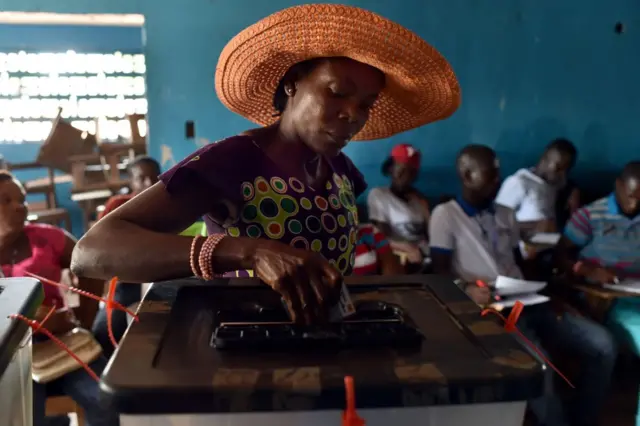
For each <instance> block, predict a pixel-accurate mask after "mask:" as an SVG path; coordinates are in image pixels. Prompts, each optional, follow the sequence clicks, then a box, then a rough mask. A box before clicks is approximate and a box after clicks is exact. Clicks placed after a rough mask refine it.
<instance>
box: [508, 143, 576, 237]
mask: <svg viewBox="0 0 640 426" xmlns="http://www.w3.org/2000/svg"><path fill="white" fill-rule="evenodd" d="M577 155H578V153H577V150H576V147H575V146H574V145H573V144H572V143H571V142H570V141H568V140H567V139H556V140H554V141H553V142H551V143H550V144H549V145H547V147H546V149H545V150H544V153H543V154H542V156H541V157H540V161H538V164H537V165H536V166H535V167H533V168H531V169H520V170H518V171H517V172H516V173H514V174H513V175H511V176H509V177H508V178H506V179H505V181H504V183H503V184H502V187H501V188H500V191H499V192H498V196H497V197H496V203H497V204H500V205H502V206H505V207H509V208H511V209H513V210H514V211H515V214H516V219H517V220H518V222H521V223H522V222H529V223H537V230H538V231H544V232H555V229H556V226H555V216H556V213H555V212H556V198H557V195H558V191H559V190H560V189H562V188H563V187H564V185H565V184H566V180H567V174H568V173H569V171H570V170H571V168H572V167H573V165H574V164H575V162H576V158H577Z"/></svg>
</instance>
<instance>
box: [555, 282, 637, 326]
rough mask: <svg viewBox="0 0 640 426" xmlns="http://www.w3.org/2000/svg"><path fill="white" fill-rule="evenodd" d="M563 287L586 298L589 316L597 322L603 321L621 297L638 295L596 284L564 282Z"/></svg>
mask: <svg viewBox="0 0 640 426" xmlns="http://www.w3.org/2000/svg"><path fill="white" fill-rule="evenodd" d="M565 285H566V286H567V287H569V288H570V289H572V290H575V291H580V292H582V293H583V294H584V295H585V297H586V302H587V305H588V306H589V309H590V311H591V312H590V314H591V315H592V316H593V317H595V318H596V319H597V320H599V321H603V320H604V319H605V317H606V315H607V313H608V312H609V309H610V308H611V304H612V303H613V302H615V300H616V299H619V298H622V297H638V294H634V293H628V292H625V291H616V290H613V289H609V288H604V287H600V286H598V285H596V284H587V283H577V282H566V283H565Z"/></svg>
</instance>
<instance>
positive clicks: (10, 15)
mask: <svg viewBox="0 0 640 426" xmlns="http://www.w3.org/2000/svg"><path fill="white" fill-rule="evenodd" d="M0 24H32V25H43V24H44V25H104V26H123V27H141V26H142V25H144V16H142V15H133V14H131V15H116V14H70V13H69V14H64V13H40V12H0Z"/></svg>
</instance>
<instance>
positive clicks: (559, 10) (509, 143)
mask: <svg viewBox="0 0 640 426" xmlns="http://www.w3.org/2000/svg"><path fill="white" fill-rule="evenodd" d="M343 2H344V3H349V4H353V5H358V6H363V7H367V8H370V9H372V10H373V11H376V12H379V13H381V14H383V15H385V16H386V17H388V18H391V19H393V20H396V21H398V22H400V23H402V24H403V25H405V26H407V27H408V28H410V29H411V30H413V31H415V32H417V33H418V34H420V35H421V36H422V37H424V38H425V39H426V40H428V41H429V42H430V43H432V44H433V45H434V46H435V47H436V48H438V49H439V50H440V51H441V52H442V53H443V54H444V55H445V56H446V57H447V58H448V59H449V61H450V62H451V63H452V65H453V67H454V69H455V71H456V73H457V75H458V77H459V79H460V83H461V86H462V93H463V105H462V107H461V108H460V110H459V111H458V112H457V113H456V114H455V115H454V117H452V118H451V119H449V120H447V121H445V122H441V123H436V124H433V125H430V126H426V127H424V128H421V129H417V130H415V131H412V132H408V133H405V134H403V135H399V136H397V137H395V138H393V139H391V140H387V141H381V142H369V143H354V144H352V145H351V146H349V147H348V148H347V152H348V153H349V154H350V155H351V157H352V158H353V160H354V161H355V163H356V164H357V165H358V166H359V167H360V168H361V170H362V171H363V172H364V173H365V175H366V177H367V178H368V180H369V182H370V184H371V185H381V184H384V182H385V181H384V179H383V178H382V177H381V176H380V173H379V166H380V163H381V162H382V160H383V159H384V158H385V157H386V155H387V153H388V152H389V150H390V148H391V146H392V145H393V144H394V143H396V142H399V141H406V142H410V143H413V144H414V145H416V146H418V147H419V148H420V149H422V151H423V152H424V154H425V155H424V165H423V170H422V174H421V183H420V187H421V189H423V190H424V191H425V192H426V193H427V194H429V195H432V196H437V195H438V194H441V193H446V192H455V191H456V190H457V184H456V179H455V174H454V172H453V168H452V164H453V160H454V157H455V154H456V152H457V151H458V150H459V149H460V148H461V147H462V146H464V145H466V144H468V143H471V142H474V143H483V144H487V145H490V146H493V147H494V148H495V149H496V150H497V151H498V153H499V154H500V156H501V159H502V165H503V169H504V173H505V174H506V173H511V172H513V171H514V170H515V169H517V168H519V167H522V166H526V165H529V164H531V163H533V162H534V161H535V160H536V158H537V156H538V154H539V152H540V151H541V149H542V147H543V146H544V145H545V144H546V143H547V142H548V141H549V140H550V139H552V138H554V137H557V136H565V137H569V138H570V139H572V140H573V141H575V143H576V144H577V146H578V148H579V149H580V153H581V157H580V160H579V163H578V167H577V170H576V174H577V176H578V177H579V179H580V181H582V182H583V183H587V182H588V183H590V184H592V185H596V186H598V187H599V188H601V189H606V188H608V187H610V184H611V180H610V179H611V177H610V175H611V173H615V171H616V170H617V169H618V168H619V167H620V166H622V165H623V164H624V163H625V162H626V161H628V160H629V159H630V158H631V157H633V156H636V157H637V156H640V154H637V153H638V150H639V149H640V141H639V140H638V136H637V133H638V132H637V129H636V126H635V122H636V120H637V119H636V115H637V111H639V110H640V109H639V106H640V105H639V103H640V84H638V75H640V56H638V49H639V48H640V3H638V2H637V1H636V0H612V1H611V2H580V1H578V0H566V1H562V2H558V1H554V0H535V1H534V0H493V1H490V2H478V1H475V0H403V1H402V2H391V1H385V2H371V1H364V0H351V1H348V0H344V1H343ZM298 3H302V2H300V1H294V0H272V1H270V2H266V1H255V0H233V1H232V0H218V1H212V0H189V1H184V2H174V1H169V0H138V1H137V2H124V0H118V1H115V2H114V1H106V0H93V1H88V0H62V1H58V2H47V1H43V0H0V9H1V10H45V11H56V12H79V13H80V12H107V13H119V12H122V13H143V14H144V15H145V18H146V25H145V33H146V46H145V53H146V55H147V69H148V70H149V73H148V76H147V86H148V89H147V93H148V98H149V121H150V123H149V124H150V151H151V153H152V154H153V155H155V156H157V157H158V158H161V153H162V148H161V147H162V145H166V146H167V147H169V148H171V150H172V151H173V155H174V158H175V160H180V159H181V158H182V157H184V156H185V155H187V154H188V153H189V152H191V151H193V150H194V149H195V148H196V146H195V143H194V142H193V141H192V140H187V139H186V138H185V135H184V122H185V121H186V120H193V121H195V122H196V131H197V136H198V138H206V139H208V140H216V139H219V138H222V137H225V136H228V135H232V134H235V133H238V132H240V131H242V130H244V129H245V128H247V127H248V126H250V124H249V123H248V122H247V121H245V120H244V119H242V118H239V117H236V116H234V115H233V114H231V113H230V112H228V111H227V110H226V109H225V108H224V107H223V106H222V105H221V104H220V103H219V102H218V100H217V99H216V97H215V93H214V90H213V75H214V68H215V64H216V61H217V57H218V54H219V52H220V50H221V49H222V47H223V46H224V44H225V43H226V42H227V41H228V40H229V39H230V38H231V37H232V36H233V35H234V34H235V33H237V32H238V31H240V30H241V29H242V28H244V27H245V26H247V25H249V24H251V23H253V22H255V21H256V20H257V19H259V18H261V17H263V16H265V15H267V14H268V13H271V12H274V11H276V10H279V9H281V8H284V7H288V6H292V5H294V4H298ZM618 21H622V22H624V24H625V26H626V29H627V30H626V32H625V33H624V34H622V35H618V34H616V33H615V32H614V26H615V24H616V22H618ZM372 148H375V150H374V149H372ZM373 152H378V153H377V154H373ZM166 165H167V166H168V165H169V164H166Z"/></svg>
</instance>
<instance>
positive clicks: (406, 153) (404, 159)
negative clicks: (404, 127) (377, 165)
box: [391, 143, 421, 168]
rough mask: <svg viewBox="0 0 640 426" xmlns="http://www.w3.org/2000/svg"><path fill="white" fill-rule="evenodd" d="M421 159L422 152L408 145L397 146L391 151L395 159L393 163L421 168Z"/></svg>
mask: <svg viewBox="0 0 640 426" xmlns="http://www.w3.org/2000/svg"><path fill="white" fill-rule="evenodd" d="M420 157H421V154H420V151H418V150H417V149H415V148H414V147H413V146H411V145H409V144H408V143H402V144H400V145H396V146H394V147H393V149H392V150H391V158H393V161H396V162H398V163H400V164H406V165H409V166H412V167H415V168H420Z"/></svg>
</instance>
